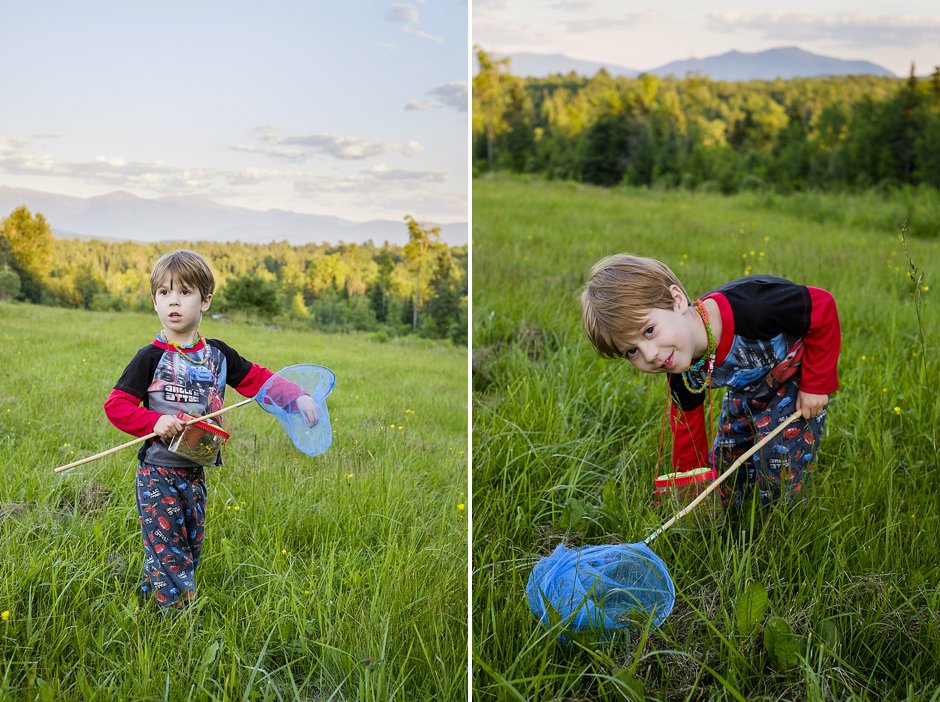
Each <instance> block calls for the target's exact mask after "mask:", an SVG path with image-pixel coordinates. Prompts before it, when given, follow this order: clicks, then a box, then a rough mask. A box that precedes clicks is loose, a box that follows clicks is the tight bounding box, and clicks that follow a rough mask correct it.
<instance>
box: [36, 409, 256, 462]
mask: <svg viewBox="0 0 940 702" xmlns="http://www.w3.org/2000/svg"><path fill="white" fill-rule="evenodd" d="M253 399H254V398H252V397H249V398H248V399H246V400H242V401H241V402H236V403H235V404H234V405H229V406H228V407H223V408H222V409H220V410H216V411H215V412H211V413H209V414H204V415H202V416H201V417H194V418H193V419H190V420H189V421H188V422H185V423H184V424H183V426H184V427H188V426H189V425H190V424H195V423H196V422H201V421H202V420H203V419H211V418H212V417H217V416H218V415H220V414H222V413H223V412H228V411H229V410H233V409H235V408H236V407H241V406H242V405H247V404H248V403H249V402H251V401H252V400H253ZM156 436H157V432H155V431H154V432H151V433H149V434H147V436H141V437H138V438H136V439H132V440H130V441H128V442H127V443H125V444H121V445H120V446H115V447H114V448H109V449H108V450H107V451H102V452H101V453H96V454H95V455H94V456H88V457H87V458H82V459H80V460H78V461H74V462H72V463H69V464H67V465H64V466H59V467H58V468H56V469H55V470H54V471H53V473H62V472H63V471H66V470H69V469H71V468H75V467H76V466H80V465H83V464H85V463H91V462H92V461H97V460H98V459H99V458H104V457H105V456H110V455H111V454H112V453H117V452H118V451H121V450H122V449H126V448H128V447H129V446H134V445H135V444H140V443H143V442H144V441H147V440H148V439H153V438H154V437H156Z"/></svg>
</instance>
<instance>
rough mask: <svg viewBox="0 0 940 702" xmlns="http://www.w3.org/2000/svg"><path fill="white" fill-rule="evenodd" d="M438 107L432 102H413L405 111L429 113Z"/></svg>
mask: <svg viewBox="0 0 940 702" xmlns="http://www.w3.org/2000/svg"><path fill="white" fill-rule="evenodd" d="M436 106H437V105H436V104H435V103H434V102H432V101H431V100H412V101H411V102H409V103H408V104H407V105H405V110H406V111H408V112H427V111H428V110H433V109H434V108H435V107H436Z"/></svg>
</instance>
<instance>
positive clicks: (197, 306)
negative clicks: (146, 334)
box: [153, 276, 212, 344]
mask: <svg viewBox="0 0 940 702" xmlns="http://www.w3.org/2000/svg"><path fill="white" fill-rule="evenodd" d="M211 302H212V295H209V296H208V297H207V298H206V299H202V295H201V294H200V293H199V290H198V289H197V288H195V287H191V286H189V285H187V284H186V283H184V282H183V281H181V280H179V279H178V278H172V277H170V276H167V277H166V278H164V279H163V281H161V283H160V285H159V286H157V291H156V293H155V294H154V296H153V309H154V310H156V312H157V317H159V318H160V322H161V323H162V324H163V328H164V330H166V333H167V338H168V340H169V341H175V342H177V343H187V344H188V343H189V342H191V341H192V340H193V336H194V335H195V333H196V331H197V330H198V329H199V322H201V321H202V313H203V312H205V311H207V310H208V309H209V304H210V303H211Z"/></svg>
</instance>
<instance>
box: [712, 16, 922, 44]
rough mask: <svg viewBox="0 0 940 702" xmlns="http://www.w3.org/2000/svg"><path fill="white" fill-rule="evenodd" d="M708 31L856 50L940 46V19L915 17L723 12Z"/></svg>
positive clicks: (714, 17) (713, 17) (713, 21)
mask: <svg viewBox="0 0 940 702" xmlns="http://www.w3.org/2000/svg"><path fill="white" fill-rule="evenodd" d="M708 28H709V29H711V30H713V31H716V32H725V33H734V32H756V33H758V34H759V35H761V36H762V37H764V38H766V39H770V40H772V41H811V40H821V39H828V40H832V41H835V42H837V43H840V44H843V45H846V46H853V47H864V46H871V45H872V44H881V45H893V46H909V45H917V44H928V43H932V44H937V43H940V18H938V17H915V16H912V15H855V14H844V15H829V16H820V15H811V14H806V13H788V14H767V13H764V14H745V13H738V12H722V13H716V14H710V15H708Z"/></svg>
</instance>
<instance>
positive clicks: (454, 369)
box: [0, 303, 467, 700]
mask: <svg viewBox="0 0 940 702" xmlns="http://www.w3.org/2000/svg"><path fill="white" fill-rule="evenodd" d="M155 323H156V319H155V317H153V315H140V314H111V313H90V312H77V311H68V310H62V309H52V308H44V307H33V306H27V305H19V304H11V303H6V304H0V344H2V347H3V349H4V351H3V363H2V365H0V388H2V389H3V392H2V395H0V477H2V480H0V611H2V612H6V613H7V615H6V619H5V620H3V621H0V699H44V700H45V699H50V700H99V699H100V700H115V699H121V700H154V699H165V700H185V699H199V700H206V699H212V700H248V699H265V700H295V699H297V700H388V699H395V700H415V699H425V700H441V699H445V700H455V699H456V700H459V699H465V698H466V694H467V679H466V655H467V653H466V652H467V649H466V607H465V603H466V600H467V587H466V585H467V581H466V567H465V564H466V539H467V517H466V512H465V511H463V510H461V509H459V508H458V505H460V504H462V503H465V502H466V501H467V495H466V471H467V458H466V456H465V447H466V443H467V427H466V424H467V421H466V416H467V407H466V394H465V393H466V389H465V388H466V356H465V353H466V352H465V351H461V350H459V349H454V348H453V347H452V346H450V345H449V344H448V345H432V344H426V343H420V342H416V341H414V340H410V341H409V340H400V341H396V342H392V343H385V344H377V343H372V342H370V341H368V339H367V337H365V336H364V335H343V336H331V335H324V334H317V333H301V332H287V331H278V330H264V329H261V328H259V327H248V326H244V325H235V324H223V323H222V322H217V321H215V322H214V321H209V320H207V321H206V322H205V324H204V327H203V329H202V331H203V333H204V334H205V335H207V336H218V337H220V338H223V339H225V340H226V341H227V342H228V343H230V344H231V345H232V346H234V347H235V348H237V349H239V351H241V352H242V353H243V354H244V355H245V356H246V357H247V358H250V359H252V360H254V361H257V362H259V363H262V364H264V365H266V366H268V367H270V368H272V369H275V370H276V369H278V368H281V367H283V366H286V365H291V364H294V363H301V362H316V363H322V364H324V365H327V366H329V367H330V368H332V369H333V370H334V371H335V372H336V375H337V378H338V383H337V387H336V389H335V391H334V392H333V394H332V395H331V396H330V400H329V406H330V414H331V419H332V420H333V421H334V430H335V438H334V444H333V446H332V447H331V448H330V450H329V451H328V452H326V453H325V454H323V455H322V456H320V457H317V458H315V459H311V458H309V457H307V456H304V455H303V454H300V453H299V452H297V451H296V450H295V449H294V448H293V446H292V444H291V443H290V440H289V438H288V437H287V436H286V435H285V434H284V433H283V432H282V431H281V429H280V427H279V425H278V424H277V422H276V421H275V420H274V418H273V417H271V416H270V415H268V414H266V413H264V412H262V411H260V410H259V409H258V408H257V407H255V406H254V405H249V406H246V407H244V408H241V409H239V410H236V411H235V412H233V413H230V414H229V426H230V428H231V430H232V434H233V437H232V439H231V441H230V442H229V444H228V446H227V447H226V454H225V465H224V466H223V467H221V468H210V469H207V484H208V491H209V502H208V507H207V513H208V516H207V522H206V539H205V545H204V550H203V558H202V561H201V563H200V566H199V570H198V571H197V574H196V579H197V599H196V605H195V606H194V607H193V608H192V609H191V610H189V611H187V612H186V613H185V614H184V615H183V616H179V617H174V618H169V617H161V616H160V615H159V614H158V613H156V612H155V611H154V608H153V607H152V605H150V604H147V605H143V606H142V601H141V599H140V596H139V593H138V589H137V586H138V582H139V578H140V571H141V562H142V555H141V548H140V527H139V526H138V523H137V513H136V507H135V502H134V484H133V480H134V468H135V451H134V450H133V449H127V450H126V451H125V452H123V453H119V454H115V455H113V456H110V457H108V458H105V459H102V460H100V461H98V462H95V463H92V464H88V465H87V466H82V467H79V468H76V469H73V470H72V471H70V472H67V473H63V474H60V475H54V474H53V468H55V467H56V466H58V465H62V464H65V463H68V462H71V461H73V460H75V459H77V458H80V457H82V456H85V455H90V454H93V453H97V452H99V451H101V450H103V449H105V448H108V447H110V446H114V445H117V444H119V443H123V442H124V441H125V440H126V439H127V437H126V436H125V435H123V434H121V433H120V432H118V431H117V430H116V429H114V428H113V427H112V426H111V425H110V424H109V423H108V422H107V420H106V418H105V417H104V414H103V411H102V409H101V405H102V403H103V401H104V399H105V397H107V394H108V392H109V390H110V388H111V387H112V386H113V384H114V382H115V380H116V379H117V377H118V376H119V375H120V373H121V371H122V370H123V368H124V365H125V364H126V363H127V362H128V360H129V359H130V358H131V357H132V355H133V353H134V351H136V349H137V348H139V347H140V346H142V345H144V344H145V343H147V342H148V340H149V339H150V338H151V336H150V335H151V334H152V333H153V332H154V330H155V328H154V324H155ZM230 393H231V397H230V399H229V403H231V402H233V401H234V399H235V398H237V393H234V391H231V390H230Z"/></svg>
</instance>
